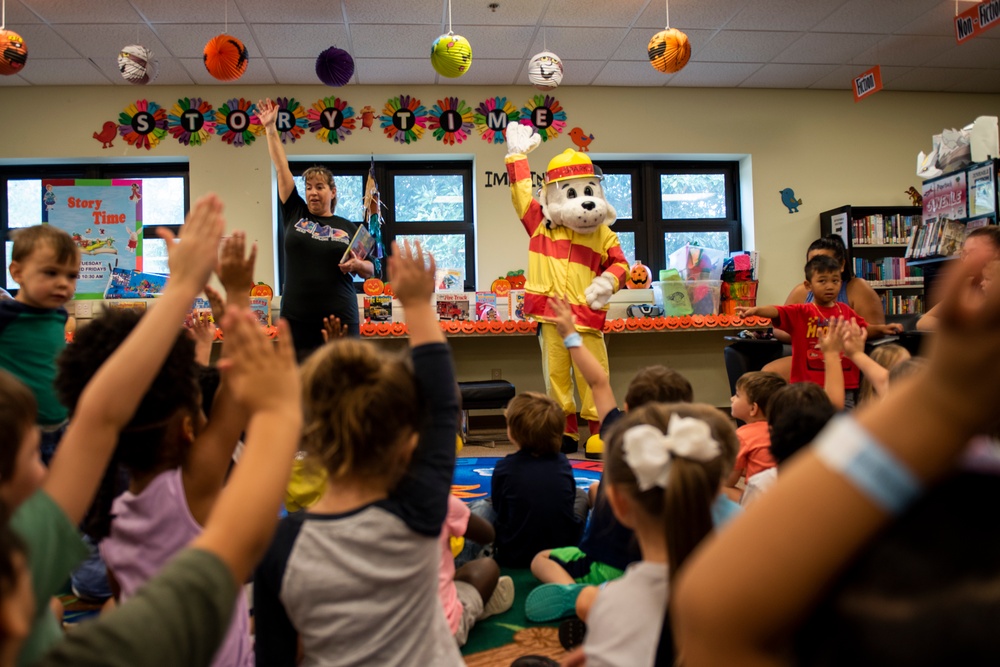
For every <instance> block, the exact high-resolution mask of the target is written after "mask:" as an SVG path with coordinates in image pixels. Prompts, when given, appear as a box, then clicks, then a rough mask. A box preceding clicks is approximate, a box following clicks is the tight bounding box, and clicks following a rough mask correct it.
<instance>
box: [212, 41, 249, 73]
mask: <svg viewBox="0 0 1000 667" xmlns="http://www.w3.org/2000/svg"><path fill="white" fill-rule="evenodd" d="M203 59H204V61H205V69H207V70H208V73H209V74H211V75H212V76H213V77H215V78H216V79H218V80H219V81H235V80H236V79H238V78H240V77H241V76H243V73H244V72H246V71H247V64H248V63H249V62H250V53H249V52H248V51H247V47H246V44H244V43H243V42H241V41H240V40H239V39H237V38H236V37H233V36H232V35H226V34H222V35H216V36H215V37H213V38H212V39H210V40H208V43H207V44H205V55H204V57H203Z"/></svg>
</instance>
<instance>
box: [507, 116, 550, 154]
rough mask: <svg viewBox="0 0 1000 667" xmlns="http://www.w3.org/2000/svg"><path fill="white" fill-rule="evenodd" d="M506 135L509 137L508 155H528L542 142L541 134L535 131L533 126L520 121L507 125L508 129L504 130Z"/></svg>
mask: <svg viewBox="0 0 1000 667" xmlns="http://www.w3.org/2000/svg"><path fill="white" fill-rule="evenodd" d="M504 136H505V137H506V138H507V155H508V156H511V155H517V154H519V153H523V154H525V155H527V154H528V153H530V152H531V151H533V150H535V149H536V148H538V144H540V143H542V137H541V135H540V134H538V133H537V132H535V130H534V129H533V128H531V127H529V126H527V125H521V124H520V123H511V124H509V125H507V129H506V130H504Z"/></svg>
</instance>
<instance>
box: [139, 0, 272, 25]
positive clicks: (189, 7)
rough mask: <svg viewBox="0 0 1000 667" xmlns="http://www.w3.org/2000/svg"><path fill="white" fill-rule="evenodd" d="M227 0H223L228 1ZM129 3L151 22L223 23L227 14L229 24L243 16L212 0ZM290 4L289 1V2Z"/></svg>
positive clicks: (236, 21) (238, 20)
mask: <svg viewBox="0 0 1000 667" xmlns="http://www.w3.org/2000/svg"><path fill="white" fill-rule="evenodd" d="M228 1H229V0H225V2H228ZM129 3H130V4H131V5H132V6H133V7H135V9H136V10H137V11H138V12H139V14H141V15H142V16H143V17H145V19H146V20H147V21H149V22H151V23H191V24H196V23H202V22H204V21H218V22H219V23H223V22H224V21H225V20H226V19H227V16H228V20H229V22H230V24H233V23H242V22H243V18H242V17H241V16H240V13H239V11H238V10H237V9H236V8H235V6H234V5H232V4H229V5H226V4H225V3H224V2H217V1H216V2H213V1H212V0H208V1H207V2H206V0H170V2H163V0H129ZM289 4H291V3H289Z"/></svg>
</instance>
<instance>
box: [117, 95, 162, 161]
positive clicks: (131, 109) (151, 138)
mask: <svg viewBox="0 0 1000 667" xmlns="http://www.w3.org/2000/svg"><path fill="white" fill-rule="evenodd" d="M118 134H120V135H122V138H123V139H125V141H127V142H128V143H129V145H130V146H135V147H136V148H145V149H146V150H150V149H151V148H155V147H156V146H157V144H159V143H160V140H161V139H163V137H165V136H166V134H167V112H166V111H164V110H163V109H161V108H160V105H159V104H157V103H156V102H150V101H148V100H137V101H136V103H135V104H130V105H128V106H127V107H125V111H123V112H121V113H120V114H118Z"/></svg>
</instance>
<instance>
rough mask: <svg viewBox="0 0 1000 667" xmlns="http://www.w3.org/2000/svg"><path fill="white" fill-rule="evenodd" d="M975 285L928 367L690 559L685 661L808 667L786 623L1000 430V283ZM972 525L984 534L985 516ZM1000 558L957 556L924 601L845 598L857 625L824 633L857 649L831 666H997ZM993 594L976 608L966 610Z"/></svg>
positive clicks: (959, 299)
mask: <svg viewBox="0 0 1000 667" xmlns="http://www.w3.org/2000/svg"><path fill="white" fill-rule="evenodd" d="M977 289H978V288H977V287H976V286H974V285H973V283H972V275H971V274H970V273H969V272H967V271H965V272H962V271H960V272H957V273H954V274H952V275H951V276H949V277H948V278H947V279H946V281H945V288H944V290H943V291H942V295H943V297H944V298H942V299H941V300H940V301H939V303H940V304H941V305H940V306H939V308H940V310H939V313H940V315H941V327H940V329H939V332H938V334H937V339H936V344H935V345H934V346H933V348H932V349H931V351H930V359H929V363H928V364H927V366H926V367H925V368H923V369H921V370H919V371H918V374H917V375H916V376H914V377H910V378H908V379H906V380H904V381H901V383H900V384H899V386H898V387H893V389H892V391H890V392H889V393H887V394H886V396H885V397H884V398H883V399H882V400H881V401H877V402H873V403H871V404H869V405H866V406H862V407H861V408H859V409H858V410H857V411H856V412H854V413H853V414H852V415H851V416H842V417H839V418H837V419H835V420H834V421H833V422H832V423H831V424H830V425H829V426H828V427H827V428H826V430H825V431H824V432H823V433H821V434H820V435H819V437H818V438H817V439H816V441H815V442H814V443H813V445H812V446H811V447H810V448H809V449H807V450H804V451H803V452H801V453H800V454H799V455H798V456H797V457H796V458H795V460H794V461H792V462H790V463H789V464H788V466H787V467H786V468H784V469H783V470H782V474H781V477H780V479H779V481H778V484H776V485H775V486H774V488H773V489H772V490H771V491H770V492H769V493H768V495H767V496H765V497H764V498H762V499H761V500H760V502H758V503H757V504H756V505H755V506H754V508H753V509H752V510H751V511H749V512H747V513H746V514H745V515H744V516H743V517H742V518H741V519H740V520H738V521H735V522H734V523H733V526H732V527H731V528H730V529H729V530H727V531H726V532H724V533H722V534H720V535H719V536H718V538H717V539H715V540H713V541H712V542H711V543H710V544H706V546H705V548H704V549H702V550H701V551H699V553H698V554H697V555H696V556H695V557H694V558H693V559H692V561H691V562H690V564H689V565H688V567H687V568H686V570H685V571H684V572H683V573H682V574H681V576H680V580H679V582H678V585H677V590H676V596H675V606H674V612H675V613H674V620H675V628H676V631H677V635H678V639H679V640H680V646H681V651H682V653H683V655H684V661H685V664H687V665H694V666H697V665H718V664H734V665H775V664H789V663H791V662H793V661H795V662H796V664H803V663H800V662H799V661H798V659H797V658H798V656H797V655H796V652H794V651H793V650H792V641H791V640H792V639H793V637H792V636H791V633H790V632H789V629H790V628H794V627H796V626H798V625H799V624H800V623H802V622H803V621H804V620H805V619H806V618H807V617H808V616H809V615H810V614H811V613H813V611H814V609H815V608H816V606H817V605H818V604H822V603H825V602H826V598H827V597H828V595H829V594H830V591H831V590H836V589H835V582H836V579H837V577H838V575H840V574H841V573H842V572H844V570H845V568H847V567H848V566H849V564H850V563H852V562H854V561H855V560H856V559H857V558H858V556H859V555H860V554H861V553H862V552H863V551H864V550H866V549H867V548H869V545H870V544H871V543H872V542H873V541H874V540H877V539H880V537H879V536H880V535H883V534H884V531H885V530H886V529H887V527H888V529H889V530H893V528H894V525H891V524H894V521H900V522H905V521H907V519H908V516H909V512H910V510H911V508H912V509H913V510H914V511H916V509H917V508H918V506H919V504H922V503H920V500H919V499H920V498H921V496H922V495H923V494H924V492H925V490H926V489H927V488H928V487H930V486H932V485H936V484H938V483H939V482H942V481H943V480H947V479H949V478H950V477H951V475H952V474H953V471H954V466H955V464H956V462H957V461H958V460H959V458H960V457H961V456H962V454H963V452H965V451H967V449H968V444H969V441H970V439H972V438H973V437H974V436H975V435H976V434H977V433H983V432H988V431H989V430H991V429H992V428H994V427H995V424H996V395H997V392H998V391H1000V364H998V363H997V359H998V358H1000V290H995V289H993V288H992V287H991V289H990V290H988V291H987V292H986V293H985V295H984V297H983V299H982V301H981V303H979V304H975V303H974V302H973V300H972V299H971V298H969V296H970V294H971V293H972V292H973V290H977ZM932 493H933V492H932ZM993 495H994V496H995V491H993ZM983 502H988V501H983ZM914 503H918V505H914ZM972 506H975V505H972ZM965 507H966V509H968V507H970V506H969V505H966V506H965ZM952 511H953V512H954V511H955V510H952ZM958 513H961V512H960V511H959V512H958ZM901 514H902V516H900V515H901ZM970 516H977V515H975V513H971V514H970ZM939 520H942V521H945V522H947V521H949V518H948V517H947V516H944V517H940V519H939ZM914 527H915V528H919V536H920V537H919V539H917V540H914V541H911V543H910V544H909V545H908V546H907V548H906V549H904V550H900V549H898V548H897V549H896V550H895V551H894V552H893V556H892V560H891V562H893V563H896V564H897V565H896V567H897V569H896V570H895V571H893V573H892V575H891V576H890V577H885V580H887V581H891V582H893V583H892V585H893V589H897V582H903V581H906V579H911V580H912V577H911V576H909V573H908V572H906V570H908V569H909V566H910V563H909V562H906V561H908V560H909V559H908V558H907V554H908V553H910V554H912V555H913V556H915V557H919V556H918V552H919V551H920V550H921V548H922V543H924V542H926V540H927V539H928V534H929V533H930V532H931V531H932V530H933V529H934V528H935V526H934V525H933V524H928V523H926V522H924V523H920V524H919V525H917V526H914ZM966 530H971V531H973V533H983V532H984V531H982V519H981V518H979V517H977V519H976V520H975V521H974V522H973V525H972V526H968V527H967V528H966ZM987 532H988V531H987ZM952 537H953V538H957V540H958V541H959V542H960V541H961V539H962V538H961V537H960V536H958V535H955V536H952ZM946 543H947V542H946ZM952 543H953V544H954V543H956V542H954V541H953V542H952ZM996 562H997V561H996V560H995V557H994V558H993V559H992V561H991V562H989V561H987V562H985V563H977V565H976V566H974V567H973V566H971V565H967V564H965V563H961V564H957V565H955V567H956V569H958V570H961V569H963V568H966V567H967V568H968V569H967V570H966V572H965V573H964V574H966V577H965V581H964V582H961V583H960V584H958V585H954V586H944V587H939V586H937V585H936V584H937V582H936V581H933V580H934V579H935V578H936V577H933V576H932V575H930V574H929V573H928V575H927V580H925V582H924V583H925V586H924V587H923V590H922V591H921V592H920V594H919V596H918V597H917V598H916V600H911V599H906V600H900V598H899V597H898V595H897V594H892V593H891V592H890V594H889V595H888V596H882V595H879V596H873V595H871V592H868V595H866V596H864V597H860V596H857V595H855V596H853V597H850V598H846V599H845V598H841V604H840V605H839V607H838V608H839V613H840V616H841V617H843V616H854V619H853V620H854V623H853V628H854V632H853V633H852V634H851V635H848V637H849V639H850V641H845V639H844V637H845V635H843V634H837V630H835V629H830V628H831V627H836V626H831V625H829V624H827V625H826V626H824V627H825V628H827V630H826V634H825V635H824V638H825V639H826V640H827V641H828V642H830V643H832V642H831V640H833V642H835V643H837V644H841V648H842V649H848V650H847V651H841V652H840V653H841V655H842V656H843V655H844V654H845V653H846V654H850V653H853V654H854V655H853V656H850V657H846V656H845V657H842V658H840V659H836V658H834V659H828V662H824V663H823V664H833V663H837V664H907V665H915V664H948V663H951V662H954V664H992V663H993V662H995V659H996V655H997V650H996V641H995V637H996V634H995V632H993V629H992V627H991V625H990V624H989V623H987V624H983V623H982V622H981V621H982V619H983V618H990V617H992V616H993V615H995V613H996V601H995V596H992V595H982V593H983V592H984V591H986V589H987V588H988V586H984V582H991V581H994V580H995V579H996ZM901 563H902V565H900V564H901ZM748 571H752V572H753V573H754V576H753V577H749V578H748V577H746V576H745V573H746V572H748ZM904 574H905V575H907V576H905V577H904V576H902V575H904ZM949 574H950V573H949ZM848 575H850V572H849V573H848ZM942 576H944V575H943V573H942ZM915 583H917V582H916V581H906V585H907V588H909V587H910V586H911V585H912V584H915ZM734 591H739V593H738V594H734ZM897 592H898V590H897ZM928 596H930V597H928ZM873 598H874V599H873ZM987 599H988V600H989V604H987V605H985V606H984V607H981V609H982V612H981V613H980V614H979V615H976V616H974V617H971V618H969V617H967V616H966V615H965V614H963V613H962V612H964V611H965V610H966V609H967V605H969V604H976V605H979V604H982V603H984V602H986V601H987ZM942 601H947V603H943V602H942ZM862 607H863V608H865V609H867V610H868V612H869V613H868V614H867V618H862V617H863V616H865V614H862V613H859V612H861V609H862ZM935 611H941V612H943V613H938V614H934V613H933V612H935ZM956 616H961V617H962V620H963V621H966V622H955V620H954V617H956ZM949 617H951V618H949ZM943 637H947V641H945V640H944V639H943ZM915 647H920V648H919V649H915Z"/></svg>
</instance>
